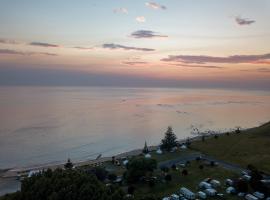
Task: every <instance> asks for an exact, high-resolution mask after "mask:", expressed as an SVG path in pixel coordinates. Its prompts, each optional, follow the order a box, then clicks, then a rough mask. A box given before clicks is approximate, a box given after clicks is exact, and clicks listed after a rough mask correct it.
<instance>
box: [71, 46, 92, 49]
mask: <svg viewBox="0 0 270 200" xmlns="http://www.w3.org/2000/svg"><path fill="white" fill-rule="evenodd" d="M73 48H74V49H79V50H92V49H93V48H92V47H80V46H77V47H73Z"/></svg>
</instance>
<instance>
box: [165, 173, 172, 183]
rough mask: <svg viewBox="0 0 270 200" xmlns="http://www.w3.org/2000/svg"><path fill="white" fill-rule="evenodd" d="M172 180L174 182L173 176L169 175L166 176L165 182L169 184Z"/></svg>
mask: <svg viewBox="0 0 270 200" xmlns="http://www.w3.org/2000/svg"><path fill="white" fill-rule="evenodd" d="M171 180H172V175H170V174H167V175H166V176H165V181H167V182H169V181H171Z"/></svg>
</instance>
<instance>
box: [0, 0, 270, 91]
mask: <svg viewBox="0 0 270 200" xmlns="http://www.w3.org/2000/svg"><path fill="white" fill-rule="evenodd" d="M269 19H270V0H155V1H147V0H136V1H135V0H88V1H86V0H76V1H74V0H57V1H56V0H46V1H37V0H25V1H22V0H1V1H0V25H1V28H0V85H119V86H164V87H171V86H172V87H176V86H177V87H231V88H232V87H235V88H238V87H240V88H242V87H244V88H251V89H254V88H255V89H270V22H269Z"/></svg>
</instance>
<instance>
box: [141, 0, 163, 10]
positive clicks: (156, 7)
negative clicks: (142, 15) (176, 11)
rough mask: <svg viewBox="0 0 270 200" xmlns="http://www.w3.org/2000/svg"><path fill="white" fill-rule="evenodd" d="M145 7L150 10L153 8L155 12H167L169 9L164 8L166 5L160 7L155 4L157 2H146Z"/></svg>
mask: <svg viewBox="0 0 270 200" xmlns="http://www.w3.org/2000/svg"><path fill="white" fill-rule="evenodd" d="M145 5H146V6H147V7H149V8H152V9H155V10H158V9H161V10H166V9H167V7H166V6H164V5H160V4H158V3H155V2H146V3H145Z"/></svg>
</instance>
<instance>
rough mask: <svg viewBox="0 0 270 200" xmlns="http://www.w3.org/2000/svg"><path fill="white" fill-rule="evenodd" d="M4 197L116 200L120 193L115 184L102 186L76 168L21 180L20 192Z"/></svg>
mask: <svg viewBox="0 0 270 200" xmlns="http://www.w3.org/2000/svg"><path fill="white" fill-rule="evenodd" d="M3 199H4V200H116V199H117V200H118V199H124V193H123V191H122V190H121V189H119V188H118V187H115V186H112V187H105V185H104V184H102V183H101V182H99V181H98V180H97V178H96V177H95V176H93V175H89V174H87V173H85V172H81V171H77V170H61V169H57V170H55V171H54V172H52V171H51V170H47V171H46V172H43V173H40V174H37V175H34V176H32V177H31V178H26V179H24V180H23V181H22V186H21V192H17V193H15V194H13V195H7V196H5V197H4V198H3Z"/></svg>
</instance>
